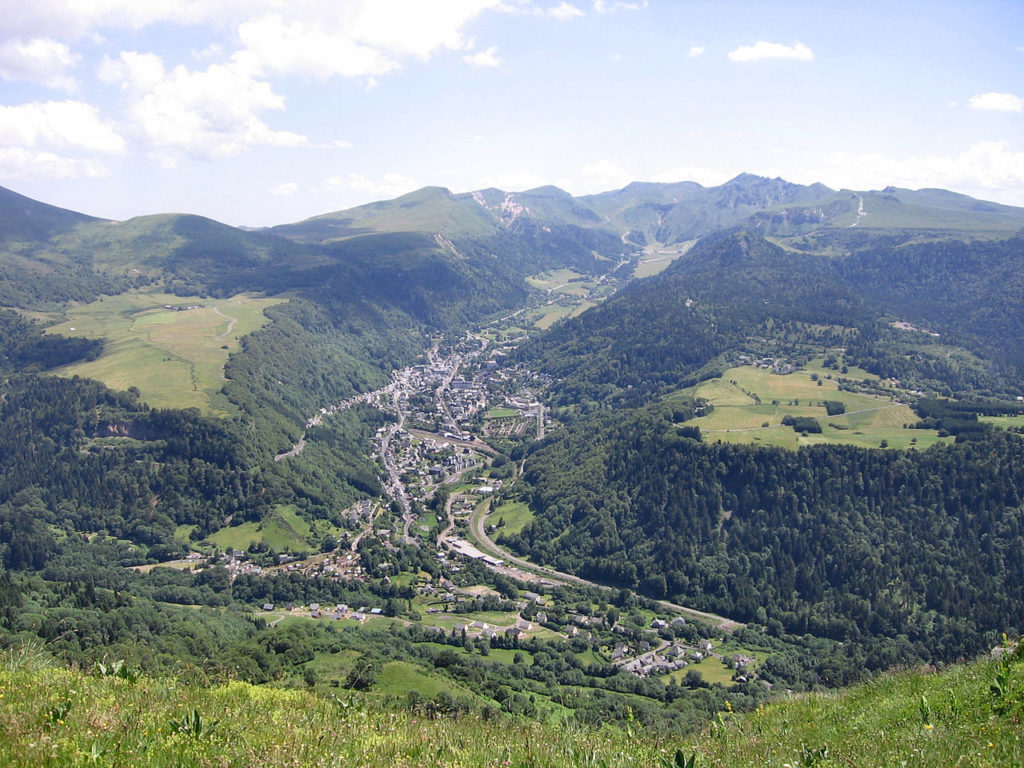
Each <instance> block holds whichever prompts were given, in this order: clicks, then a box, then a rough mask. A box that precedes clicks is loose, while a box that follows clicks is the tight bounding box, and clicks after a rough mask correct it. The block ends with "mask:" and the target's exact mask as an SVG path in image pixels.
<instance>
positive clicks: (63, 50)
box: [0, 37, 79, 90]
mask: <svg viewBox="0 0 1024 768" xmlns="http://www.w3.org/2000/svg"><path fill="white" fill-rule="evenodd" d="M78 58H79V57H78V56H77V55H76V54H73V53H72V52H71V49H70V48H68V47H67V46H66V45H64V43H60V42H58V41H56V40H51V39H49V38H44V37H36V38H33V39H32V40H29V41H27V42H24V41H21V40H8V41H7V42H6V43H4V44H3V45H0V77H3V78H4V79H5V80H28V81H31V82H36V83H42V84H43V85H45V86H47V87H49V88H62V89H64V90H74V88H75V81H74V80H73V79H72V78H70V77H68V75H67V74H66V70H68V69H70V68H71V67H72V66H74V64H75V62H76V61H78Z"/></svg>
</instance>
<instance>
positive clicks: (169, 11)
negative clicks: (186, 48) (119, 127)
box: [0, 0, 254, 39]
mask: <svg viewBox="0 0 1024 768" xmlns="http://www.w3.org/2000/svg"><path fill="white" fill-rule="evenodd" d="M253 4H254V3H252V2H249V3H247V2H245V0H146V2H139V0H41V1H40V2H35V3H17V4H14V3H5V6H6V7H5V8H4V23H3V29H2V32H0V34H2V35H3V36H4V37H7V38H9V39H13V38H21V39H29V38H32V37H62V38H78V37H83V36H85V35H88V34H90V33H92V32H95V31H96V30H97V29H100V28H105V27H110V28H127V29H141V28H143V27H146V26H148V25H150V24H155V23H158V22H162V21H167V22H173V23H177V24H204V23H209V22H212V21H217V20H222V19H224V18H230V17H232V16H235V17H237V16H238V15H239V14H241V13H244V12H247V10H246V9H247V8H249V7H251V6H252V5H253Z"/></svg>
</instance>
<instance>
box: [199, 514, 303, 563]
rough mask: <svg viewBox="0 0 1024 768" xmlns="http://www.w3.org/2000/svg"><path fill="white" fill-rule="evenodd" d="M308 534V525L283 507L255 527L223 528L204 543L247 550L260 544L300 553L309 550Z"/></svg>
mask: <svg viewBox="0 0 1024 768" xmlns="http://www.w3.org/2000/svg"><path fill="white" fill-rule="evenodd" d="M311 533H312V531H311V529H310V527H309V523H307V522H306V521H305V520H303V519H302V518H301V517H299V515H298V512H297V510H296V508H295V507H294V506H292V505H287V506H280V507H278V508H277V509H275V510H274V511H273V512H272V513H271V514H270V515H268V516H267V517H265V518H264V519H263V520H262V521H260V522H258V523H257V522H248V523H242V524H241V525H228V526H225V527H223V528H221V529H220V530H219V531H215V532H214V533H211V534H210V535H209V536H208V537H207V539H206V540H207V541H209V542H210V543H211V544H214V545H216V546H217V547H219V548H221V549H223V548H225V547H231V548H232V549H248V548H249V546H250V545H251V544H256V543H262V544H265V545H266V546H268V547H270V548H271V549H274V550H277V551H278V552H301V551H306V550H309V549H310V542H309V537H310V534H311Z"/></svg>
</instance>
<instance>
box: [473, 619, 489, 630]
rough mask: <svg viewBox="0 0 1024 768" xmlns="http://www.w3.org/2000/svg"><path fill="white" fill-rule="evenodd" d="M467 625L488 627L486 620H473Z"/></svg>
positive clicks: (481, 627)
mask: <svg viewBox="0 0 1024 768" xmlns="http://www.w3.org/2000/svg"><path fill="white" fill-rule="evenodd" d="M469 626H470V627H472V628H473V629H480V630H483V629H487V628H488V626H487V622H486V621H474V622H473V623H472V624H470V625H469Z"/></svg>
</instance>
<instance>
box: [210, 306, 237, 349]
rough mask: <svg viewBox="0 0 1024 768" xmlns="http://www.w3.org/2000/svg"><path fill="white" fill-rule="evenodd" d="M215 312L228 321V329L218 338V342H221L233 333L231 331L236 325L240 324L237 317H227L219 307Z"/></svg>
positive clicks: (215, 308)
mask: <svg viewBox="0 0 1024 768" xmlns="http://www.w3.org/2000/svg"><path fill="white" fill-rule="evenodd" d="M213 311H214V312H216V313H217V314H218V315H220V316H221V317H223V318H224V319H225V320H227V321H228V327H227V329H226V330H225V331H224V333H222V334H221V335H220V336H218V337H217V341H221V340H223V339H224V338H225V337H226V336H227V335H228V334H229V333H231V330H232V329H233V328H234V327H235V323H237V322H238V318H237V317H232V316H231V315H225V314H224V313H223V312H221V311H220V308H219V307H214V308H213Z"/></svg>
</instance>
